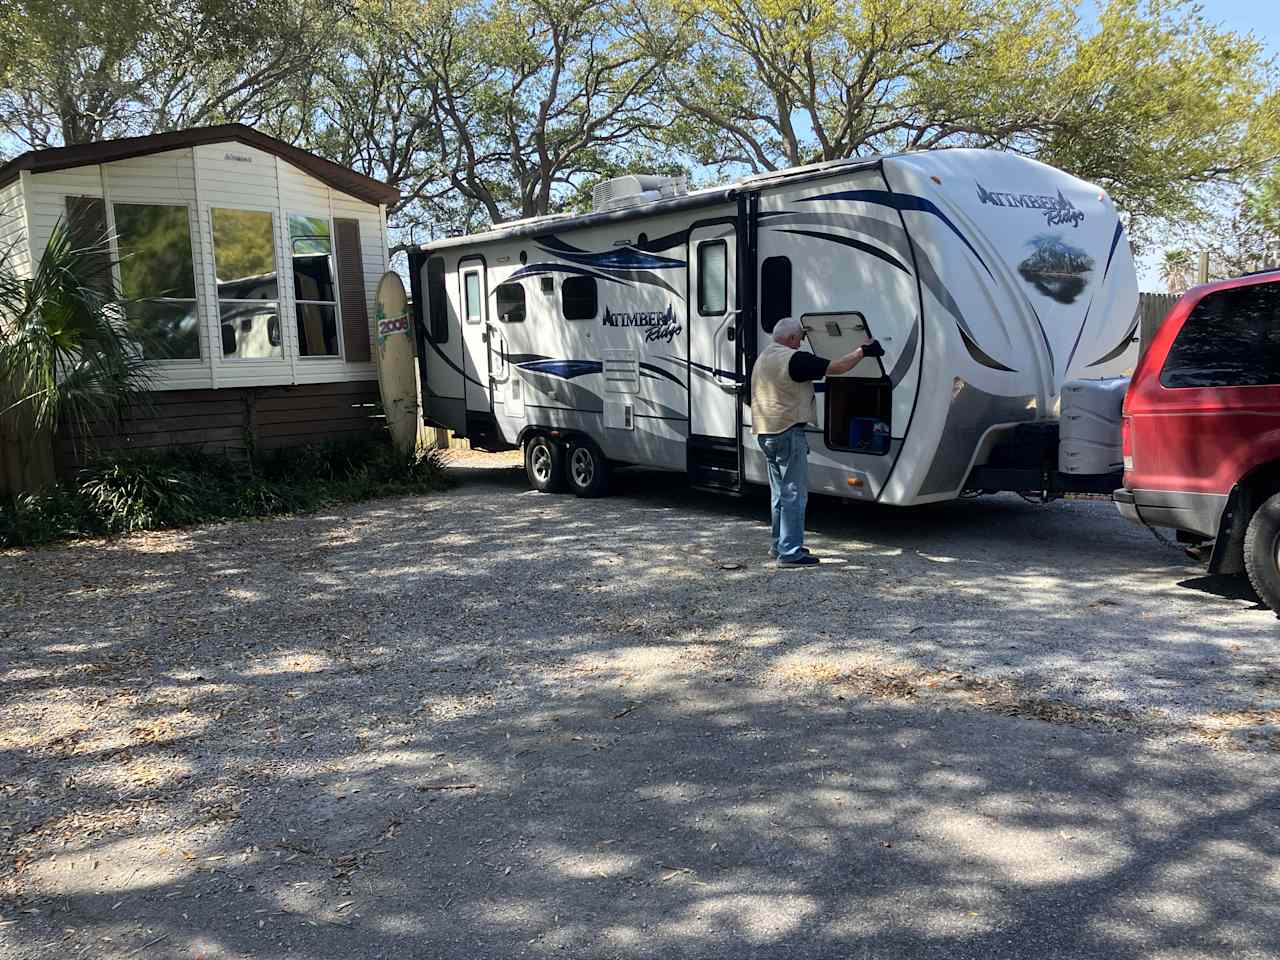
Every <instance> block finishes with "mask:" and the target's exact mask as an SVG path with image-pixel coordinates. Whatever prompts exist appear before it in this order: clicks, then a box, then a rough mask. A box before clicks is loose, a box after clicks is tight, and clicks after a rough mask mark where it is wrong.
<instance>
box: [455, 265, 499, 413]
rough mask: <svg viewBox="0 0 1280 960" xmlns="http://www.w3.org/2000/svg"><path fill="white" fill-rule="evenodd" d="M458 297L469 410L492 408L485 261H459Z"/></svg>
mask: <svg viewBox="0 0 1280 960" xmlns="http://www.w3.org/2000/svg"><path fill="white" fill-rule="evenodd" d="M458 284H459V287H460V288H461V289H460V290H459V300H460V301H461V306H462V309H461V311H459V312H460V313H461V314H462V339H463V344H464V346H465V349H464V351H463V362H464V364H465V368H464V369H465V370H466V376H467V409H468V410H486V411H492V409H493V401H492V399H491V398H492V394H493V382H492V368H491V366H490V346H491V345H490V339H491V337H490V334H489V317H488V289H487V285H486V279H485V265H484V260H483V259H481V258H480V257H467V258H464V259H463V260H462V261H460V262H459V264H458Z"/></svg>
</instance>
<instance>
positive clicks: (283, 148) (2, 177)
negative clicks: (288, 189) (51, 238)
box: [0, 123, 400, 206]
mask: <svg viewBox="0 0 1280 960" xmlns="http://www.w3.org/2000/svg"><path fill="white" fill-rule="evenodd" d="M229 142H236V143H243V144H245V145H246V146H250V147H257V148H258V149H259V150H264V151H266V152H267V153H272V154H275V155H276V156H277V157H280V158H281V159H282V160H286V161H288V162H289V163H291V164H293V165H294V166H295V167H298V168H299V169H301V170H305V171H306V172H307V173H309V174H311V175H312V176H313V177H315V178H316V179H317V180H322V181H323V182H325V183H327V184H328V185H329V186H331V187H332V188H333V189H335V190H339V191H341V192H342V193H346V194H350V195H351V196H353V197H357V198H359V199H361V200H364V201H365V202H367V203H385V204H387V205H388V206H390V205H392V204H394V203H396V202H397V201H398V200H399V199H400V192H399V191H398V190H397V189H396V188H395V187H392V186H388V185H387V184H385V183H383V182H382V181H381V180H374V179H373V178H372V177H366V176H365V175H364V174H361V173H356V172H355V171H354V170H350V169H348V168H347V167H344V166H341V165H340V164H336V163H334V162H333V161H332V160H326V159H325V158H324V157H318V156H316V155H315V154H314V153H308V152H307V151H306V150H300V149H298V148H297V147H295V146H291V145H290V144H287V143H285V142H284V141H283V140H277V139H276V138H275V137H269V136H267V135H266V134H265V133H259V132H258V131H257V130H255V129H253V127H246V126H245V125H244V124H242V123H225V124H222V125H221V126H216V127H190V128H188V129H186V130H175V131H173V132H172V133H156V134H152V135H151V136H147V137H125V138H123V139H120V140H99V141H98V142H96V143H84V144H79V145H77V146H74V147H51V148H49V149H47V150H29V151H27V152H26V153H24V154H22V155H21V156H19V157H16V158H14V159H13V160H10V161H9V162H8V163H6V164H5V165H4V166H2V167H0V187H5V186H8V185H9V184H10V183H12V182H13V181H14V180H17V179H18V176H19V174H21V173H22V172H23V171H29V172H31V173H48V172H49V171H51V170H66V169H68V168H69V167H83V166H88V165H90V164H98V163H111V162H113V161H115V160H127V159H129V158H130V157H141V156H145V155H147V154H149V153H160V152H162V151H164V150H181V149H183V148H185V147H198V146H203V145H204V144H209V143H229Z"/></svg>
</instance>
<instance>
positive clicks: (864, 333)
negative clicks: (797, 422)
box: [801, 311, 893, 456]
mask: <svg viewBox="0 0 1280 960" xmlns="http://www.w3.org/2000/svg"><path fill="white" fill-rule="evenodd" d="M801 321H802V322H803V323H804V325H805V329H806V331H807V333H806V336H807V338H808V341H809V343H810V344H811V345H812V347H813V352H814V353H816V354H817V355H818V356H820V357H826V358H827V359H828V360H835V359H836V358H838V357H842V356H844V355H845V354H846V353H851V352H852V351H853V350H854V348H855V347H857V346H858V344H860V343H862V342H863V341H865V340H866V339H867V337H869V336H871V335H872V334H871V332H870V330H869V327H868V324H867V321H866V318H865V317H863V315H862V314H861V313H858V312H857V311H850V312H848V313H807V314H805V315H804V316H803V317H802V318H801ZM825 387H826V402H825V403H824V404H823V418H822V426H823V428H824V429H823V433H824V434H825V439H826V443H827V448H828V449H830V450H849V451H851V452H854V453H865V454H871V455H874V456H883V455H884V454H886V453H888V452H889V439H890V425H891V423H892V413H893V402H892V393H893V387H892V385H891V384H890V382H889V378H888V377H886V376H885V374H884V367H883V365H882V364H881V362H880V360H878V359H876V358H874V357H872V358H869V359H866V360H863V361H862V362H861V363H860V364H858V365H857V366H856V367H854V368H853V369H852V370H850V371H849V372H848V373H845V374H839V375H833V376H830V377H827V379H826V384H825Z"/></svg>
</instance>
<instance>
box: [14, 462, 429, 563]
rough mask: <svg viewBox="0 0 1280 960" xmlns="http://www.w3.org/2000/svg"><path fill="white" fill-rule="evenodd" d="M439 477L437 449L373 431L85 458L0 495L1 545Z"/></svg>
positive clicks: (411, 489)
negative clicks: (278, 446) (61, 477)
mask: <svg viewBox="0 0 1280 960" xmlns="http://www.w3.org/2000/svg"><path fill="white" fill-rule="evenodd" d="M444 482H445V481H444V456H443V454H441V452H440V451H437V450H429V451H420V452H418V453H416V454H414V455H413V456H404V455H402V454H400V453H398V452H396V450H395V449H394V448H393V447H392V446H391V444H390V443H389V442H387V441H386V440H385V439H382V438H376V437H375V438H369V439H366V438H360V439H358V440H355V441H348V442H335V443H326V444H320V445H315V446H310V447H298V448H292V449H287V450H280V451H277V452H275V453H273V454H270V455H269V456H265V457H263V458H261V460H260V462H259V463H257V464H248V463H243V462H240V461H236V460H233V459H231V458H230V457H227V456H225V455H219V454H206V453H196V452H190V451H169V452H165V453H159V454H136V453H134V454H127V455H118V456H116V457H115V458H113V459H104V460H100V461H98V462H95V463H92V464H90V465H88V466H87V467H85V468H84V469H83V470H82V471H81V472H80V475H79V477H78V478H77V481H76V483H75V484H74V485H63V486H59V487H58V488H56V489H55V490H54V491H52V492H51V493H49V494H48V495H45V496H38V497H37V496H25V497H20V498H18V499H17V500H16V501H13V502H11V503H8V504H0V546H33V545H36V544H40V543H48V542H50V541H52V540H60V539H65V538H67V537H74V536H78V535H79V536H83V535H99V534H103V533H108V534H117V533H132V532H135V531H138V530H157V529H163V528H167V527H178V526H184V525H187V524H192V523H199V522H202V521H208V520H229V519H236V518H240V517H264V516H272V515H275V514H282V513H307V512H310V511H313V510H319V509H322V508H324V507H328V506H332V505H334V504H339V503H349V502H353V501H357V500H366V499H369V498H370V497H377V496H388V495H393V494H405V493H423V492H427V491H430V490H437V489H440V488H441V487H443V486H444Z"/></svg>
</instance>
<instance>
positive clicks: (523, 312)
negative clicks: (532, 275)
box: [493, 280, 529, 323]
mask: <svg viewBox="0 0 1280 960" xmlns="http://www.w3.org/2000/svg"><path fill="white" fill-rule="evenodd" d="M503 287H515V288H516V289H517V290H519V291H520V319H519V320H508V319H507V318H506V315H504V314H503V312H502V306H501V303H500V301H499V297H500V295H501V294H500V291H501V290H502V288H503ZM493 312H494V313H495V314H497V316H498V321H499V322H500V323H524V322H525V321H526V320H527V319H528V318H529V293H528V291H527V290H525V288H524V283H523V282H522V281H520V280H506V281H504V282H502V283H499V284H498V285H497V286H495V287H494V288H493Z"/></svg>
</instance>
